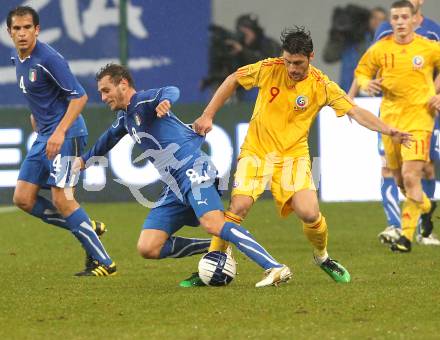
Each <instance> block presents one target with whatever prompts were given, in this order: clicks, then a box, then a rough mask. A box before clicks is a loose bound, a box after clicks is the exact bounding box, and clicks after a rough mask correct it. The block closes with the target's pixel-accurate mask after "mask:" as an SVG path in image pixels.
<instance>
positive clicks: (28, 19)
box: [7, 6, 116, 276]
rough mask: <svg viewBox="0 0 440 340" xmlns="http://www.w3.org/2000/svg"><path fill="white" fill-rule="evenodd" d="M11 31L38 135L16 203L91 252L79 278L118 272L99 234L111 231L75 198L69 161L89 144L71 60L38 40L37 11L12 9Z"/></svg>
mask: <svg viewBox="0 0 440 340" xmlns="http://www.w3.org/2000/svg"><path fill="white" fill-rule="evenodd" d="M7 27H8V33H9V35H10V36H11V38H12V41H13V42H14V45H15V49H14V50H13V51H12V53H11V60H12V63H13V64H14V65H15V68H16V74H17V81H18V85H19V87H20V91H21V92H22V93H23V96H24V97H25V99H26V100H27V102H28V106H29V108H30V110H31V122H32V126H33V127H34V130H36V131H37V133H38V135H37V139H36V141H35V142H34V143H33V145H32V147H31V149H30V150H29V152H28V154H27V156H26V158H25V159H24V161H23V164H22V165H21V168H20V172H19V175H18V181H17V186H16V187H15V192H14V198H13V200H14V203H15V204H16V205H17V206H18V207H19V208H21V209H22V210H24V211H25V212H27V213H29V214H31V215H33V216H35V217H38V218H40V219H41V220H43V221H44V222H46V223H49V224H52V225H55V226H58V227H60V228H64V229H67V230H70V232H72V234H73V235H74V236H75V237H76V238H77V239H78V241H79V242H80V243H81V245H82V246H83V248H84V249H85V251H86V254H87V259H86V268H85V270H84V271H82V272H79V273H77V274H76V275H78V276H107V275H113V274H116V266H115V264H114V263H113V261H112V260H111V259H110V257H109V255H108V254H107V252H106V251H105V249H104V246H103V245H102V243H101V241H100V240H99V238H98V235H97V233H98V234H102V233H103V232H104V231H105V225H104V224H103V223H101V222H94V221H91V220H90V219H89V217H88V216H87V213H86V212H85V211H84V209H82V208H81V207H80V205H79V204H78V202H77V201H76V200H75V199H74V198H73V183H74V182H75V181H74V178H73V177H72V176H71V175H72V173H71V163H70V162H69V158H70V157H74V156H77V155H79V154H80V153H81V151H82V150H83V148H84V146H85V144H86V138H87V129H86V126H85V123H84V119H83V118H82V116H81V114H80V113H81V111H82V109H83V108H84V106H85V104H86V102H87V95H86V94H85V92H84V89H83V88H82V87H81V85H80V84H79V83H78V81H77V80H76V78H75V77H74V76H73V74H72V72H71V71H70V68H69V66H68V64H67V62H66V60H65V59H64V58H63V57H62V56H61V55H60V54H59V53H58V52H57V51H55V50H54V49H53V48H52V47H50V46H49V45H47V44H44V43H41V42H39V41H38V40H37V36H38V33H39V31H40V26H39V16H38V13H37V12H36V11H35V10H34V9H33V8H31V7H28V6H20V7H17V8H15V9H13V10H11V11H10V12H9V14H8V17H7ZM41 188H50V190H51V194H52V202H53V203H52V202H51V201H49V200H47V199H46V198H44V197H42V196H40V195H39V191H40V189H41Z"/></svg>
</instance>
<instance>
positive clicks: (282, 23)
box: [0, 0, 440, 204]
mask: <svg viewBox="0 0 440 340" xmlns="http://www.w3.org/2000/svg"><path fill="white" fill-rule="evenodd" d="M9 3H10V5H11V6H12V5H18V4H21V3H23V1H10V2H9ZM29 3H31V4H33V5H34V6H35V7H36V8H37V9H38V10H39V12H40V16H41V23H42V34H41V36H40V37H41V40H43V41H48V42H50V43H51V44H52V45H53V46H54V47H55V48H56V49H57V50H59V51H60V52H61V53H62V54H63V55H64V56H65V57H66V58H67V59H68V60H69V61H70V64H71V67H72V69H73V71H74V73H75V74H76V75H77V76H78V78H79V80H80V82H81V83H82V84H83V85H84V86H85V88H86V90H87V92H88V95H89V98H90V101H89V104H88V106H87V109H86V111H85V113H84V116H85V118H86V121H87V124H88V128H89V133H90V135H89V143H91V142H93V141H94V140H96V138H97V137H98V136H99V134H100V133H101V132H102V131H103V129H104V128H105V126H107V125H108V124H109V123H110V122H111V121H112V119H113V115H112V114H111V113H110V112H109V111H108V110H107V109H106V108H105V107H104V106H102V105H101V104H100V103H99V97H98V94H97V91H96V90H95V82H94V78H93V75H94V72H95V71H96V70H97V69H98V68H99V67H100V66H102V65H104V64H105V63H106V62H108V61H117V60H118V59H119V58H120V57H121V58H122V59H125V58H126V57H127V56H126V55H125V53H124V46H125V45H124V44H125V43H126V44H127V48H128V50H127V51H128V65H129V66H130V67H131V69H132V70H133V73H134V76H135V81H136V83H137V87H138V88H139V89H141V88H150V87H159V86H164V85H169V84H172V85H177V86H179V88H180V89H181V99H180V101H179V103H178V105H176V106H175V108H174V111H175V112H176V113H177V114H178V115H179V116H180V117H181V118H182V120H184V121H185V122H192V121H193V119H194V118H196V117H197V116H198V115H199V114H200V112H201V111H202V109H203V107H204V105H205V104H206V102H207V100H208V99H209V93H208V92H207V91H205V92H201V91H200V90H199V82H200V80H201V79H202V78H203V77H204V76H206V74H207V65H208V57H209V56H208V43H209V36H208V26H209V24H210V23H215V24H217V25H221V26H224V27H226V28H228V29H231V30H233V29H234V25H235V19H236V18H237V17H238V16H239V15H241V14H243V13H249V12H252V13H255V14H257V16H258V18H259V22H260V25H261V26H262V27H264V29H265V31H266V34H267V35H269V36H271V37H273V38H275V39H277V38H278V36H279V33H280V31H281V30H282V29H283V28H284V27H286V26H289V25H293V24H295V25H304V26H306V27H307V28H308V29H310V30H311V33H312V36H313V40H314V45H315V50H316V58H315V61H314V65H315V66H317V67H318V68H321V69H322V70H323V71H324V72H326V73H327V74H328V75H329V76H330V77H331V78H332V79H335V80H337V79H338V74H339V65H338V64H331V65H329V64H325V63H324V62H323V61H322V57H321V55H322V49H323V46H324V44H325V40H326V38H327V34H328V29H329V27H330V20H331V13H332V10H333V8H334V7H335V6H337V5H346V4H348V3H351V4H358V5H364V6H365V5H366V4H365V2H364V1H360V0H357V1H353V0H351V1H345V0H332V1H320V0H311V1H307V2H302V1H293V2H292V1H281V0H277V1H272V2H267V1H264V0H254V1H252V2H251V1H233V0H213V1H206V0H187V1H177V0H176V1H167V2H164V3H163V2H157V1H152V0H151V1H140V0H133V1H131V3H129V4H128V7H127V11H128V13H129V15H130V20H129V21H128V25H127V26H126V27H125V28H126V30H124V29H123V28H124V25H119V15H120V13H119V10H118V8H117V6H116V5H115V2H114V1H107V2H100V1H48V0H47V1H30V2H29ZM122 3H124V2H122ZM391 3H392V1H376V0H372V1H369V3H368V7H370V8H371V7H374V6H377V5H381V6H384V7H388V6H389V5H390V4H391ZM250 5H251V6H250ZM437 7H438V2H437V1H428V2H427V3H426V4H425V6H424V13H429V16H430V17H431V18H432V19H434V20H440V12H439V11H438V10H436V8H437ZM317 8H319V10H316V9H317ZM8 9H9V6H5V7H3V8H1V9H0V17H1V18H5V17H6V14H7V10H8ZM97 11H99V12H100V13H101V15H100V16H99V17H97V16H96V15H95V14H96V12H97ZM121 27H122V29H121ZM121 32H122V33H123V34H121ZM124 32H125V34H126V37H127V40H124V39H121V36H124ZM176 32H178V34H177V33H176ZM121 47H122V48H121ZM10 48H11V41H10V38H9V36H8V35H7V32H6V23H5V19H3V21H2V22H1V33H0V54H1V56H2V57H1V60H0V73H1V74H2V76H1V77H0V115H1V117H2V119H1V122H0V203H1V204H10V203H11V198H12V193H13V187H14V185H15V184H14V183H15V179H16V176H17V174H18V168H19V165H20V163H21V161H22V160H23V158H24V156H25V154H26V149H27V147H28V145H29V143H30V140H31V139H32V131H31V129H30V124H29V118H28V117H29V112H28V110H27V108H26V107H25V106H24V104H25V103H24V100H23V98H22V96H21V94H20V92H19V89H18V87H17V85H16V81H15V75H14V69H13V67H11V65H10V61H9V53H10V52H9V51H10ZM366 105H367V106H369V107H370V109H371V110H373V111H374V109H373V108H374V107H375V105H376V104H374V103H373V104H371V103H370V102H367V103H366ZM252 107H253V103H252V102H249V103H242V104H230V105H227V106H226V107H225V108H224V109H223V110H222V111H221V112H220V113H219V115H218V116H217V119H216V125H217V130H216V132H215V133H212V134H211V136H210V137H209V140H208V142H209V143H208V145H207V146H206V149H207V151H208V152H210V153H211V155H212V156H213V158H214V161H215V162H216V165H217V167H219V170H220V172H221V175H222V176H223V177H224V178H225V179H227V178H228V176H229V174H230V170H231V169H234V165H235V164H234V160H235V158H236V156H237V153H238V150H239V145H240V142H241V141H242V137H243V135H244V133H245V123H246V122H247V121H248V120H249V117H250V115H251V113H252ZM330 115H331V113H330V114H329V116H330ZM320 123H322V122H320ZM239 124H242V125H239ZM326 124H330V125H325V128H321V129H318V126H317V124H315V126H314V127H313V129H312V131H311V136H310V145H311V155H312V156H313V157H318V156H321V158H323V157H324V155H323V153H324V152H325V151H327V150H329V148H330V147H329V146H328V145H329V143H331V142H332V141H334V140H335V139H337V138H338V139H340V140H341V141H343V140H344V139H345V138H351V137H355V136H356V134H357V133H365V131H364V132H362V130H360V131H358V130H357V128H355V129H353V131H352V133H351V135H350V134H348V135H344V133H345V131H348V130H349V129H344V127H345V126H344V127H338V124H343V125H344V124H345V125H346V122H341V120H339V122H330V123H328V122H327V123H326ZM332 124H336V125H332ZM334 128H340V130H341V133H338V134H337V135H336V134H332V135H330V136H322V135H320V133H321V134H322V132H324V131H326V130H330V129H331V130H332V129H334ZM353 135H354V136H353ZM319 138H321V145H320V143H319ZM323 138H329V140H328V141H326V143H323ZM374 138H375V137H374V136H373V135H372V134H367V135H365V139H364V140H365V143H366V144H367V146H366V145H365V143H363V144H362V145H360V146H358V150H363V149H362V148H365V150H364V151H356V150H354V151H353V152H352V153H350V152H349V150H348V153H340V154H339V158H340V159H341V160H344V159H345V160H349V161H350V163H351V164H355V165H357V168H354V169H352V171H350V172H355V173H356V172H359V171H361V173H360V174H359V176H362V171H363V170H365V167H366V166H367V169H366V173H367V174H368V173H369V172H370V169H372V168H375V169H377V171H374V172H373V173H374V175H373V176H371V175H370V176H368V177H369V178H370V179H371V181H372V183H370V182H368V181H367V182H365V181H364V182H363V183H364V185H365V190H363V188H362V186H361V187H355V186H351V185H345V187H346V188H347V189H351V190H357V192H358V193H361V194H360V195H359V194H357V196H356V194H355V192H353V191H350V190H349V191H347V192H346V193H341V192H338V194H337V195H333V194H334V192H332V193H331V195H324V196H322V195H321V197H322V198H324V199H326V200H329V201H345V200H351V199H353V200H374V199H378V198H379V190H374V189H373V191H372V192H371V193H370V194H369V193H368V190H371V188H374V187H376V188H378V186H375V184H374V185H373V183H377V182H378V181H379V180H380V177H379V170H378V169H379V160H378V157H377V155H375V140H374ZM356 139H357V140H359V138H356ZM335 143H336V144H338V140H336V142H335ZM129 144H130V141H128V138H127V140H126V144H124V147H127V148H130V145H129ZM319 146H320V147H321V149H319ZM326 146H328V147H326ZM345 151H347V150H345ZM345 151H344V152H345ZM116 154H117V152H115V153H114V155H113V156H110V159H109V167H108V168H101V169H100V170H99V169H94V170H90V171H89V173H88V174H86V178H88V180H87V181H85V182H82V185H80V190H79V194H80V198H81V200H85V201H124V200H131V199H132V196H131V194H130V192H129V190H128V189H127V188H126V187H124V186H121V184H118V183H116V182H115V181H114V179H115V178H120V179H122V180H124V181H126V182H129V183H131V184H136V185H139V186H143V185H149V186H148V187H146V188H145V189H148V191H149V192H150V194H151V193H153V196H154V194H155V193H156V192H157V191H158V190H159V188H160V186H161V185H160V184H158V183H157V182H156V184H151V183H152V182H154V181H155V179H156V178H157V175H155V174H154V171H151V169H150V168H149V167H148V164H146V163H145V164H140V165H137V166H136V167H135V166H133V165H132V164H131V161H130V159H129V158H125V159H122V158H120V156H117V155H116ZM369 154H371V159H370V158H369V156H368V155H369ZM359 155H361V158H360V159H359V160H358V161H357V162H356V161H355V160H354V159H353V157H359ZM334 156H335V155H334V154H333V153H332V157H334ZM336 156H338V154H337V153H336ZM329 157H330V155H329ZM324 158H325V157H324ZM321 160H322V159H321ZM362 160H364V161H365V160H366V161H367V163H366V164H361V163H362ZM333 163H334V162H333ZM327 164H330V163H328V162H327V163H324V164H322V162H321V163H319V162H318V163H315V165H318V166H317V167H316V168H315V170H316V169H319V170H318V171H321V175H322V176H323V177H324V176H326V174H327V176H330V177H331V178H333V173H332V172H331V171H330V170H329V169H328V168H327ZM319 165H320V167H319ZM323 165H324V166H323ZM338 166H341V165H340V164H339V165H338ZM92 171H94V172H92ZM333 171H334V170H333ZM340 177H342V176H340ZM373 177H374V178H373ZM92 178H93V179H94V180H92ZM342 179H343V180H345V181H347V179H346V178H342ZM358 179H359V177H354V178H353V179H352V180H353V181H354V182H356V181H358ZM331 182H332V184H333V186H334V187H340V185H339V184H338V182H336V181H334V180H333V179H332V180H331ZM323 183H325V181H323ZM327 183H329V181H327ZM91 185H94V189H91ZM83 187H86V188H87V190H88V191H89V192H88V193H85V191H84V189H83ZM224 187H225V188H226V189H228V188H229V187H230V182H227V181H225V182H224ZM325 188H327V187H325ZM91 190H94V191H93V192H90V191H91ZM323 190H324V187H323ZM321 194H322V192H321Z"/></svg>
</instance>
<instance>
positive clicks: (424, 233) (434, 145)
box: [374, 0, 440, 246]
mask: <svg viewBox="0 0 440 340" xmlns="http://www.w3.org/2000/svg"><path fill="white" fill-rule="evenodd" d="M410 2H411V3H412V4H413V6H414V8H415V11H416V13H415V15H414V18H415V20H416V23H415V27H416V29H415V32H416V33H417V34H419V35H422V36H424V37H426V38H428V39H430V40H435V41H440V25H439V24H437V23H436V22H435V21H433V20H431V19H429V18H427V17H425V16H423V15H422V5H423V3H424V0H410ZM392 33H393V29H392V27H391V24H390V22H389V21H385V22H383V23H382V24H381V25H380V26H379V28H378V29H377V31H376V33H375V35H374V41H378V40H380V39H382V38H384V37H386V36H389V35H390V34H392ZM376 81H377V82H380V80H376ZM378 86H379V88H378V90H379V92H380V83H378ZM436 90H437V93H439V92H440V77H437V78H436ZM431 138H432V139H431V150H430V159H431V162H427V163H426V165H425V168H424V179H423V180H422V184H423V191H424V192H425V193H426V195H427V196H428V198H429V199H430V200H431V210H430V212H429V213H426V214H423V215H422V217H421V230H420V234H419V235H417V238H416V239H417V242H418V243H419V244H423V245H436V246H440V240H439V239H438V238H437V237H436V236H435V235H434V234H433V233H432V230H433V227H434V226H433V222H432V214H433V212H434V210H435V208H436V202H434V201H432V200H433V199H434V192H435V168H434V163H433V162H440V147H439V146H440V122H439V118H438V117H437V118H436V119H435V126H434V131H433V133H432V137H431ZM378 145H379V154H380V155H381V157H382V159H383V164H384V165H383V166H382V177H383V178H382V186H381V194H382V203H383V207H384V210H385V215H386V217H387V224H388V226H387V227H386V228H385V230H383V231H382V232H380V233H379V235H378V237H379V239H380V240H381V242H383V243H392V242H393V241H396V240H397V239H398V238H399V237H400V233H401V223H400V207H399V193H398V190H397V185H396V182H395V181H394V178H393V174H392V171H391V170H390V169H389V168H388V167H387V166H386V164H385V162H384V159H385V158H384V157H385V153H384V150H383V144H382V138H381V135H380V134H379V143H378Z"/></svg>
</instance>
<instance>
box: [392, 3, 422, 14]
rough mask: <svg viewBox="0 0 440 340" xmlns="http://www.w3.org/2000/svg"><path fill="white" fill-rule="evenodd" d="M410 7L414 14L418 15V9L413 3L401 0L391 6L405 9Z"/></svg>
mask: <svg viewBox="0 0 440 340" xmlns="http://www.w3.org/2000/svg"><path fill="white" fill-rule="evenodd" d="M405 7H408V8H409V9H410V10H411V13H412V14H415V13H416V8H415V7H414V5H413V4H412V3H411V1H408V0H399V1H395V2H393V4H392V5H391V8H405Z"/></svg>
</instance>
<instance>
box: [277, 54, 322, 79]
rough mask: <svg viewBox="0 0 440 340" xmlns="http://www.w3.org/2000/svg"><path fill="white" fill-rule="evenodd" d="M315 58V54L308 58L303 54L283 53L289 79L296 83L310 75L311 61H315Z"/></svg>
mask: <svg viewBox="0 0 440 340" xmlns="http://www.w3.org/2000/svg"><path fill="white" fill-rule="evenodd" d="M313 56H314V54H313V52H312V54H311V55H310V57H306V56H305V55H303V54H290V53H289V52H286V51H283V55H282V58H283V60H284V65H285V66H286V69H287V73H288V74H289V77H290V78H291V79H293V80H294V81H301V80H303V79H305V78H306V77H307V75H308V72H309V64H310V60H312V59H313Z"/></svg>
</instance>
